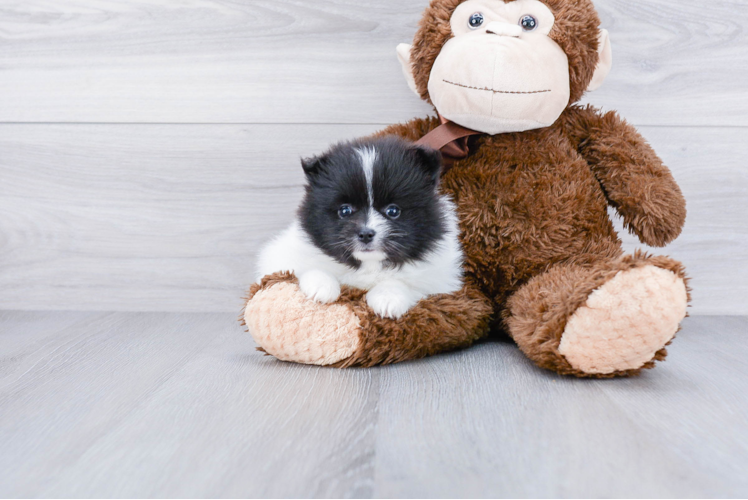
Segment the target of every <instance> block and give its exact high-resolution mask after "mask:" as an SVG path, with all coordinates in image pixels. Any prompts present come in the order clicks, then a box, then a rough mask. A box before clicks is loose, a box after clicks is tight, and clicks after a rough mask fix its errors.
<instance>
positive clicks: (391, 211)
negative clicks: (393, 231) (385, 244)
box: [384, 205, 400, 219]
mask: <svg viewBox="0 0 748 500" xmlns="http://www.w3.org/2000/svg"><path fill="white" fill-rule="evenodd" d="M384 213H385V215H386V216H387V217H389V218H390V219H397V218H398V217H400V207H398V206H397V205H390V206H388V207H387V208H386V209H385V210H384Z"/></svg>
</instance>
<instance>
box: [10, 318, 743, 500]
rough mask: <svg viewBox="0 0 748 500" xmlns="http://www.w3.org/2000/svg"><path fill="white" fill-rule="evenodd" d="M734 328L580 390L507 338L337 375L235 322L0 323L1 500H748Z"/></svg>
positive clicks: (701, 323)
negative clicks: (291, 360)
mask: <svg viewBox="0 0 748 500" xmlns="http://www.w3.org/2000/svg"><path fill="white" fill-rule="evenodd" d="M746 333H748V318H746V317H728V316H725V317H703V316H697V317H693V318H689V319H687V320H686V323H685V325H684V330H683V331H682V332H681V333H680V334H679V337H678V339H677V341H676V342H675V343H674V344H673V346H672V347H671V354H670V358H669V359H668V361H667V362H665V363H664V364H662V365H661V366H659V367H658V369H656V370H653V371H650V372H647V373H645V374H644V375H643V376H641V377H638V378H632V379H619V380H607V381H596V380H595V381H590V380H578V379H572V378H562V377H558V376H556V375H553V374H550V373H547V372H544V371H541V370H539V369H536V368H535V367H534V366H532V365H531V364H530V363H529V362H528V361H527V360H526V359H525V358H524V357H523V356H522V355H521V353H520V352H519V351H518V350H517V349H516V347H514V346H513V345H512V344H510V343H503V342H486V343H483V344H481V345H479V346H477V347H474V348H472V349H469V350H465V351H461V352H455V353H451V354H447V355H442V356H436V357H433V358H430V359H426V360H421V361H417V362H411V363H402V364H399V365H394V366H388V367H382V368H374V369H351V370H337V369H329V368H318V367H310V366H301V365H293V364H287V363H281V362H278V361H277V360H275V359H274V358H271V357H265V356H262V355H260V354H259V353H258V352H256V351H255V350H254V345H253V343H252V341H251V338H250V337H249V336H248V335H247V334H243V333H242V329H241V327H239V325H238V324H237V323H236V321H235V318H234V316H233V315H231V314H225V313H202V314H192V315H191V314H184V313H123V312H116V313H95V312H81V313H77V312H0V496H2V497H14V496H24V497H25V496H31V497H36V496H43V497H46V496H63V497H69V496H83V497H92V496H93V497H110V496H118V497H123V496H124V497H140V496H163V497H199V496H218V497H243V496H250V497H254V496H269V497H277V496H283V497H371V496H376V497H392V496H394V497H418V496H428V497H481V496H496V497H504V496H530V497H548V496H558V497H579V496H581V497H587V496H592V497H673V496H674V497H736V496H739V497H745V496H746V495H748V474H747V473H746V471H748V377H747V376H748V342H746V339H745V336H746Z"/></svg>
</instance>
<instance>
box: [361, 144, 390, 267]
mask: <svg viewBox="0 0 748 500" xmlns="http://www.w3.org/2000/svg"><path fill="white" fill-rule="evenodd" d="M356 154H357V155H358V157H359V159H360V160H361V169H362V170H363V172H364V177H365V178H366V196H367V199H368V200H369V206H368V209H367V211H366V218H365V219H364V221H363V225H362V227H361V228H360V232H359V234H358V241H357V242H356V250H355V251H354V252H353V256H354V257H355V258H356V259H358V260H360V261H361V262H362V263H364V264H367V263H380V262H382V261H384V260H385V259H386V258H387V254H385V253H384V252H383V251H382V249H381V248H380V246H381V241H382V238H384V237H385V236H386V235H387V233H388V232H389V225H388V223H387V219H385V218H384V217H382V215H381V214H380V213H379V212H377V211H376V210H375V209H374V166H375V163H376V161H377V151H376V149H374V148H373V147H364V148H358V149H356Z"/></svg>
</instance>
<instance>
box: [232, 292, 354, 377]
mask: <svg viewBox="0 0 748 500" xmlns="http://www.w3.org/2000/svg"><path fill="white" fill-rule="evenodd" d="M244 320H245V322H246V323H247V328H248V329H249V332H250V333H251V334H252V337H253V338H254V339H255V342H257V344H259V345H260V347H262V348H263V349H264V350H265V351H266V352H267V353H268V354H272V355H273V356H275V357H276V358H278V359H281V360H283V361H293V362H296V363H305V364H311V365H330V364H333V363H337V362H338V361H341V360H344V359H346V358H348V357H350V356H351V355H353V353H354V352H355V351H356V349H357V348H358V345H359V342H360V335H359V333H360V322H359V320H358V317H357V316H356V315H355V314H354V313H353V311H351V309H350V308H349V307H347V306H345V305H342V304H327V305H322V304H318V303H317V302H314V301H312V300H309V299H307V298H306V296H305V295H304V294H303V293H302V292H301V291H300V290H299V287H298V285H296V284H294V283H287V282H284V283H278V284H275V285H273V286H271V287H270V288H267V289H264V290H260V291H259V292H257V293H256V294H255V295H254V296H253V297H252V300H250V301H249V303H248V304H247V308H246V310H245V313H244Z"/></svg>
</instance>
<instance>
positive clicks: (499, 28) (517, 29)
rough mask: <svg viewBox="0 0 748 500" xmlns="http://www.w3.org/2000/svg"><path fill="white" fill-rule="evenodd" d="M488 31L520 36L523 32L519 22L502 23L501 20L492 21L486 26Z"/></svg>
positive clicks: (495, 33)
mask: <svg viewBox="0 0 748 500" xmlns="http://www.w3.org/2000/svg"><path fill="white" fill-rule="evenodd" d="M486 33H491V34H493V35H499V36H513V37H518V36H520V35H521V34H522V26H520V25H519V24H509V23H502V22H500V21H491V22H490V23H488V25H487V26H486Z"/></svg>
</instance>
